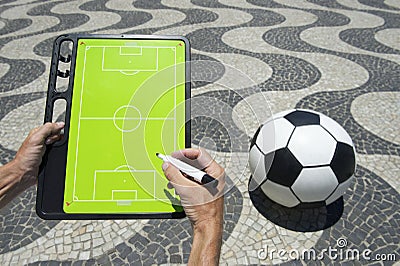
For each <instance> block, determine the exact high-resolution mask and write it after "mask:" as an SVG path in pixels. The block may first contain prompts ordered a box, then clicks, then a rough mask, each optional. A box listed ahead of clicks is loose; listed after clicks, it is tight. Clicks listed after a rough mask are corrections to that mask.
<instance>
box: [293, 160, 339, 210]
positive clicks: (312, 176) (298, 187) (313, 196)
mask: <svg viewBox="0 0 400 266" xmlns="http://www.w3.org/2000/svg"><path fill="white" fill-rule="evenodd" d="M338 184H339V182H338V181H337V179H336V176H335V173H334V172H333V171H332V169H331V168H330V167H329V166H322V167H312V168H304V169H303V170H302V171H301V172H300V174H299V176H298V177H297V179H296V181H295V182H294V183H293V185H292V189H293V191H294V193H295V194H296V196H297V197H298V198H299V199H300V200H301V202H316V201H324V200H325V199H326V198H327V197H329V195H330V194H331V193H332V192H333V191H334V190H335V189H336V187H337V186H338Z"/></svg>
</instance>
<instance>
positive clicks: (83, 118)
mask: <svg viewBox="0 0 400 266" xmlns="http://www.w3.org/2000/svg"><path fill="white" fill-rule="evenodd" d="M79 119H82V120H174V118H170V117H149V118H136V117H128V118H123V117H120V118H113V117H87V116H86V117H81V118H79Z"/></svg>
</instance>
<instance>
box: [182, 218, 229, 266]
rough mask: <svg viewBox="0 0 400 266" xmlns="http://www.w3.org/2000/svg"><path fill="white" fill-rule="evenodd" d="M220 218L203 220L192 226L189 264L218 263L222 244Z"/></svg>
mask: <svg viewBox="0 0 400 266" xmlns="http://www.w3.org/2000/svg"><path fill="white" fill-rule="evenodd" d="M222 231H223V224H222V219H221V220H220V219H216V220H210V221H204V222H203V223H202V224H200V225H197V226H194V227H193V243H192V251H191V252H190V257H189V265H218V263H219V257H220V253H221V245H222Z"/></svg>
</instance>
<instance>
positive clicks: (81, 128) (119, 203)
mask: <svg viewBox="0 0 400 266" xmlns="http://www.w3.org/2000/svg"><path fill="white" fill-rule="evenodd" d="M67 41H70V42H72V49H71V55H62V53H63V51H62V50H63V49H62V48H61V47H62V43H63V42H67ZM54 51H55V52H54V54H53V60H52V71H51V75H50V82H49V92H48V98H47V106H46V118H45V121H51V120H52V110H53V103H54V101H55V100H56V99H60V98H61V99H65V100H66V101H67V108H66V127H65V137H64V139H63V140H62V141H60V142H58V143H56V144H54V145H53V147H51V148H50V149H48V150H49V151H48V152H47V153H46V154H45V158H44V165H43V171H42V172H41V175H40V178H39V186H38V199H37V212H38V214H39V215H40V216H41V217H44V218H56V219H76V218H82V219H94V218H112V217H114V218H149V217H150V218H152V217H154V218H174V217H183V216H184V212H183V209H182V207H181V206H179V204H178V203H179V197H178V196H177V195H175V194H174V190H170V189H168V188H167V183H168V180H167V179H166V178H165V176H164V174H163V172H162V169H161V165H162V161H161V160H160V159H158V158H157V157H156V156H155V154H156V153H157V152H161V153H166V154H169V153H171V152H173V151H175V150H179V149H183V148H185V147H189V146H190V124H189V123H188V121H189V118H190V104H189V101H188V99H189V98H190V84H189V75H190V72H189V67H188V64H187V61H188V60H189V43H188V41H187V40H186V39H185V38H182V37H170V36H115V35H112V36H108V35H105V36H104V35H103V36H97V35H85V36H84V35H73V36H60V37H59V38H58V39H57V40H56V41H55V46H54ZM69 62H70V68H69V71H68V70H67V71H64V72H62V70H60V66H61V65H63V64H65V63H69ZM61 78H69V84H68V89H67V90H65V91H63V92H58V91H57V89H55V88H56V87H57V86H56V83H57V80H59V79H61ZM54 176H56V177H54ZM54 179H57V180H58V183H57V184H56V182H55V180H54ZM60 195H61V196H60ZM55 198H56V199H57V200H56V201H54V199H55ZM48 201H50V202H48Z"/></svg>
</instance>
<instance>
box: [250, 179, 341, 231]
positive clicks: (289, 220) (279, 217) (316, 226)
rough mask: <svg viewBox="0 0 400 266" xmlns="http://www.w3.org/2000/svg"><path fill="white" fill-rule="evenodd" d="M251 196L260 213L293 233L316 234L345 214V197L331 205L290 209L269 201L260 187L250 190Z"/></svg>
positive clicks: (307, 205) (301, 205)
mask: <svg viewBox="0 0 400 266" xmlns="http://www.w3.org/2000/svg"><path fill="white" fill-rule="evenodd" d="M250 180H251V177H250ZM249 194H250V199H251V201H252V202H253V205H254V207H255V208H256V209H257V210H258V212H259V213H261V214H262V215H263V216H264V217H265V218H267V219H268V220H269V221H271V222H273V223H274V224H276V225H279V226H281V227H284V228H286V229H289V230H293V231H298V232H315V231H319V230H323V229H326V228H329V227H331V226H332V225H334V224H335V223H336V222H337V221H338V220H339V219H340V217H341V216H342V214H343V205H344V204H343V197H340V198H339V199H338V200H336V201H335V202H333V203H331V204H329V205H324V206H321V205H319V206H313V205H311V204H300V205H298V206H296V207H293V208H288V207H285V206H282V205H280V204H278V203H275V202H274V201H272V200H271V199H269V198H268V197H267V196H266V195H265V194H264V192H263V191H262V190H261V188H260V187H258V188H257V189H255V190H253V191H250V190H249Z"/></svg>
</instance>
